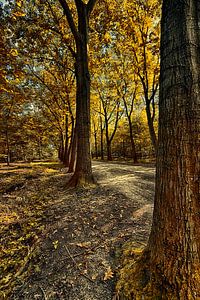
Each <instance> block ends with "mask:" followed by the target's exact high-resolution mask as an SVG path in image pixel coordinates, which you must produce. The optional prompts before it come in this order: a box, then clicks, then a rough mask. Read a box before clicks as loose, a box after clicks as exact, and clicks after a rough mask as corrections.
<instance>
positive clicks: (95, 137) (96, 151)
mask: <svg viewBox="0 0 200 300" xmlns="http://www.w3.org/2000/svg"><path fill="white" fill-rule="evenodd" d="M94 144H95V157H96V159H98V143H97V132H95V133H94Z"/></svg>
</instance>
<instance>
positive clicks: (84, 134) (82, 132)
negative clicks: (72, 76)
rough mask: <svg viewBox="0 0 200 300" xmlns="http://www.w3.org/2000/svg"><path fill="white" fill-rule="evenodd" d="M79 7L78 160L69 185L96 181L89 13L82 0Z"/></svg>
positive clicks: (77, 62)
mask: <svg viewBox="0 0 200 300" xmlns="http://www.w3.org/2000/svg"><path fill="white" fill-rule="evenodd" d="M77 9H78V19H79V25H78V32H79V37H80V38H79V39H78V40H77V41H76V48H77V51H76V63H75V68H76V83H77V103H76V126H77V135H78V141H77V160H76V167H75V172H74V175H73V176H72V178H71V180H70V182H69V185H70V186H77V185H87V184H90V183H94V178H93V175H92V166H91V154H90V74H89V69H88V54H87V36H88V15H87V6H86V5H85V4H84V3H83V2H80V5H79V6H78V7H77Z"/></svg>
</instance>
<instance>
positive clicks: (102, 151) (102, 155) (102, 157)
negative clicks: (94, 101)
mask: <svg viewBox="0 0 200 300" xmlns="http://www.w3.org/2000/svg"><path fill="white" fill-rule="evenodd" d="M102 123H103V122H102V117H101V116H100V126H101V139H100V140H101V160H104V143H103V131H104V128H103V124H102Z"/></svg>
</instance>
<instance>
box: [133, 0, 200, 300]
mask: <svg viewBox="0 0 200 300" xmlns="http://www.w3.org/2000/svg"><path fill="white" fill-rule="evenodd" d="M199 22H200V4H199V1H196V0H185V1H171V0H165V1H164V2H163V14H162V26H161V28H162V31H161V75H160V99H159V135H158V153H157V168H156V190H155V206H154V214H153V224H152V229H151V234H150V238H149V242H148V245H147V248H146V250H145V251H144V253H143V256H142V257H141V258H140V260H139V261H138V263H137V264H136V265H135V268H134V270H133V271H132V272H133V276H132V285H133V287H132V292H131V293H130V294H129V296H130V299H173V300H195V299H200V238H199V237H200V213H199V212H200V184H199V182H200V163H199V162H200V161H199V153H200V55H199V54H200V27H199Z"/></svg>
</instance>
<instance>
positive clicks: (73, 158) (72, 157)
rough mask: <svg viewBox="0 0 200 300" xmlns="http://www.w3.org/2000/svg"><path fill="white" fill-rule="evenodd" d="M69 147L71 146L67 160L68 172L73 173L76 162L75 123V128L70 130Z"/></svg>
mask: <svg viewBox="0 0 200 300" xmlns="http://www.w3.org/2000/svg"><path fill="white" fill-rule="evenodd" d="M70 148H71V150H70V161H69V169H68V173H73V172H74V167H75V163H76V151H77V129H76V125H75V128H74V129H73V130H72V138H71V146H70Z"/></svg>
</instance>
